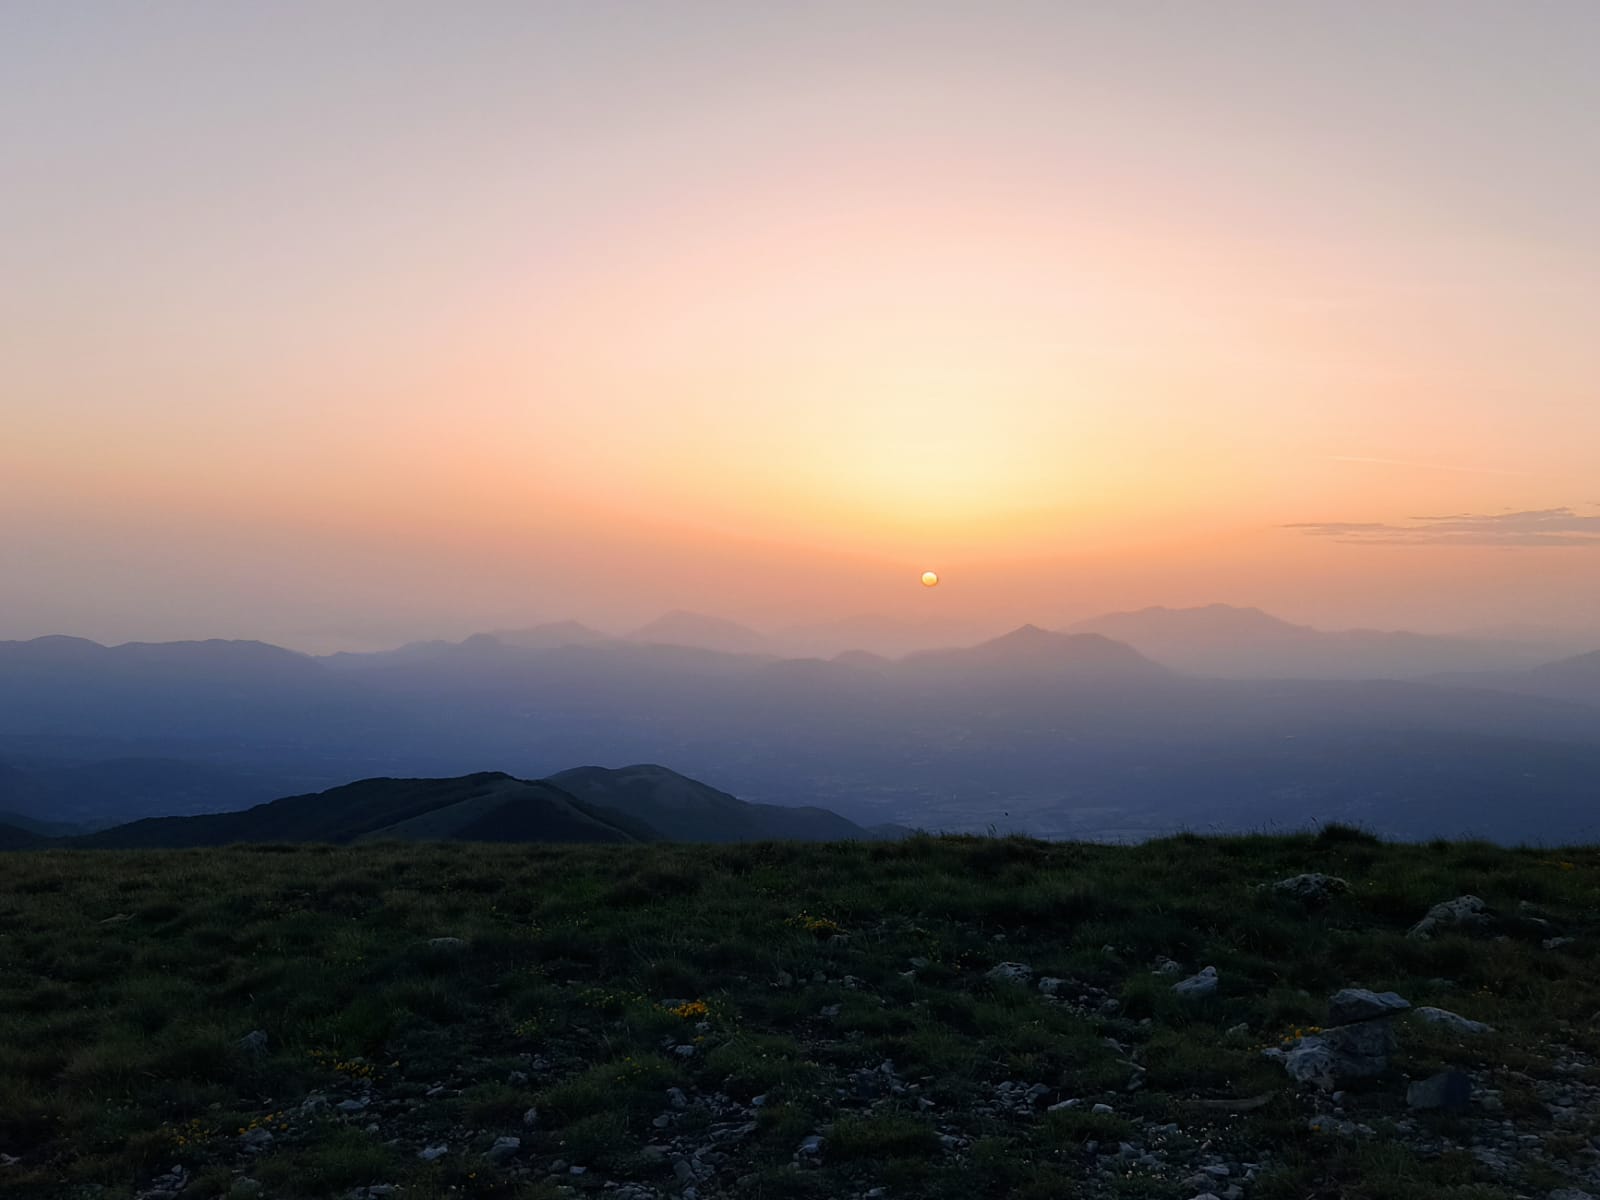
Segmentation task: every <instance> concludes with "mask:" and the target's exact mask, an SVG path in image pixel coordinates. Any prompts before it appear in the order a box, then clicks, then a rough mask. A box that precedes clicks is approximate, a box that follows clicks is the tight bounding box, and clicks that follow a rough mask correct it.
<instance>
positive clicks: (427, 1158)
mask: <svg viewBox="0 0 1600 1200" xmlns="http://www.w3.org/2000/svg"><path fill="white" fill-rule="evenodd" d="M449 1153H450V1147H449V1146H442V1145H441V1146H424V1147H423V1148H422V1149H421V1150H418V1151H417V1157H418V1158H420V1159H421V1160H422V1161H423V1162H430V1163H431V1162H438V1161H439V1160H440V1159H441V1158H443V1157H444V1156H445V1155H446V1154H449Z"/></svg>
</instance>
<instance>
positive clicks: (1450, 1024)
mask: <svg viewBox="0 0 1600 1200" xmlns="http://www.w3.org/2000/svg"><path fill="white" fill-rule="evenodd" d="M1416 1013H1417V1016H1419V1017H1421V1018H1422V1019H1423V1020H1424V1021H1426V1022H1428V1024H1430V1025H1443V1026H1444V1027H1445V1028H1447V1029H1449V1030H1450V1031H1451V1032H1453V1033H1470V1034H1485V1033H1493V1032H1494V1026H1493V1025H1485V1024H1484V1023H1483V1022H1482V1021H1474V1020H1472V1019H1471V1018H1470V1017H1463V1016H1461V1015H1460V1014H1458V1013H1453V1012H1451V1011H1450V1010H1449V1009H1445V1008H1428V1007H1423V1008H1419V1009H1417V1010H1416Z"/></svg>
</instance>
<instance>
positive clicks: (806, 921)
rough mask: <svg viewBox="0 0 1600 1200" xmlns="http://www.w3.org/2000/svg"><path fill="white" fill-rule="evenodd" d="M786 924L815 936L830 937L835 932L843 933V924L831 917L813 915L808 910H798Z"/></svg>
mask: <svg viewBox="0 0 1600 1200" xmlns="http://www.w3.org/2000/svg"><path fill="white" fill-rule="evenodd" d="M788 924H790V925H793V926H796V927H797V928H800V929H804V930H805V931H806V932H807V933H811V934H815V935H816V936H817V937H831V936H833V935H834V934H836V933H843V932H844V926H843V925H841V924H839V922H837V921H835V920H834V919H833V918H832V917H814V916H812V915H811V914H810V913H808V912H804V911H801V912H798V913H796V914H795V915H794V916H792V917H790V918H789V920H788Z"/></svg>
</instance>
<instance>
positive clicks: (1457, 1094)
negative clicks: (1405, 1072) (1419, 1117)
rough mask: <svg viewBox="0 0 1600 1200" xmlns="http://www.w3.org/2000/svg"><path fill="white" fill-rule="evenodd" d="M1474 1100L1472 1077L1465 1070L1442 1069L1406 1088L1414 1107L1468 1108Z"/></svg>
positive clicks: (1407, 1096) (1407, 1101)
mask: <svg viewBox="0 0 1600 1200" xmlns="http://www.w3.org/2000/svg"><path fill="white" fill-rule="evenodd" d="M1471 1100H1472V1079H1471V1077H1470V1076H1468V1075H1467V1074H1466V1072H1464V1071H1456V1070H1450V1071H1440V1072H1439V1073H1438V1074H1437V1075H1432V1076H1429V1077H1428V1078H1427V1079H1423V1080H1419V1081H1418V1082H1416V1083H1413V1084H1412V1085H1411V1086H1410V1087H1408V1088H1406V1103H1407V1104H1408V1105H1410V1106H1411V1107H1412V1108H1444V1109H1461V1108H1466V1107H1467V1105H1468V1104H1469V1103H1470V1102H1471Z"/></svg>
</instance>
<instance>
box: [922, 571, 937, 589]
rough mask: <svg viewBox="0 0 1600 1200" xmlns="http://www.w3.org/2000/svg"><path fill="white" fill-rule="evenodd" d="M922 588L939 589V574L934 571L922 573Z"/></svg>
mask: <svg viewBox="0 0 1600 1200" xmlns="http://www.w3.org/2000/svg"><path fill="white" fill-rule="evenodd" d="M922 586H923V587H938V586H939V576H938V573H937V572H934V571H924V572H923V573H922Z"/></svg>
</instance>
